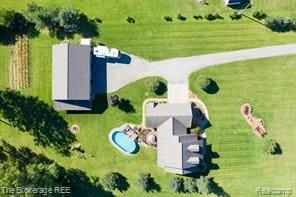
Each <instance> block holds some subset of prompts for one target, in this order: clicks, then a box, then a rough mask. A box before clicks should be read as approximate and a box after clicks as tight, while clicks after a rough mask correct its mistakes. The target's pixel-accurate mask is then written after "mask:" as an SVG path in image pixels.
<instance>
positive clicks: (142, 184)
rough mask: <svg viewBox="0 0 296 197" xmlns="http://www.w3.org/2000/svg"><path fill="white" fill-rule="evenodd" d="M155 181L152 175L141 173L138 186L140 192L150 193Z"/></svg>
mask: <svg viewBox="0 0 296 197" xmlns="http://www.w3.org/2000/svg"><path fill="white" fill-rule="evenodd" d="M152 184H153V181H152V177H151V175H150V173H139V175H138V179H137V186H138V188H139V189H140V190H142V191H145V192H148V191H149V190H150V189H151V187H152Z"/></svg>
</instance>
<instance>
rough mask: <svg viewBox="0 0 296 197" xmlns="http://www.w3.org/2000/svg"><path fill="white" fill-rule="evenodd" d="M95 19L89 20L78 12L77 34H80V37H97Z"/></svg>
mask: <svg viewBox="0 0 296 197" xmlns="http://www.w3.org/2000/svg"><path fill="white" fill-rule="evenodd" d="M96 20H97V21H100V22H99V23H101V22H102V20H101V19H98V18H97V19H96ZM96 20H90V19H89V18H88V17H87V16H86V15H85V14H83V13H81V14H80V21H79V27H80V30H79V32H78V33H79V34H81V36H82V37H97V36H99V35H100V33H99V30H98V27H97V24H96Z"/></svg>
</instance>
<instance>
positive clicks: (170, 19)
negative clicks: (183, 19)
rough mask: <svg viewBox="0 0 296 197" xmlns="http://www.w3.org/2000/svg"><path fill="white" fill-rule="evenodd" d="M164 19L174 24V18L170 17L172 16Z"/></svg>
mask: <svg viewBox="0 0 296 197" xmlns="http://www.w3.org/2000/svg"><path fill="white" fill-rule="evenodd" d="M163 19H164V20H165V21H167V22H172V21H173V18H172V17H170V16H164V17H163Z"/></svg>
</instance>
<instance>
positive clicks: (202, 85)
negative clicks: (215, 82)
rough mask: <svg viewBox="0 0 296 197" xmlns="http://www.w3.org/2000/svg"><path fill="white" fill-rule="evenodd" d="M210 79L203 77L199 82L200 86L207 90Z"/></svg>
mask: <svg viewBox="0 0 296 197" xmlns="http://www.w3.org/2000/svg"><path fill="white" fill-rule="evenodd" d="M211 82H212V79H211V78H208V77H207V78H204V79H202V80H201V82H200V88H201V89H203V90H205V91H207V90H208V89H209V87H210V86H211Z"/></svg>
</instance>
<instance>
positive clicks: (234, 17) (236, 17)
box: [229, 11, 242, 20]
mask: <svg viewBox="0 0 296 197" xmlns="http://www.w3.org/2000/svg"><path fill="white" fill-rule="evenodd" d="M229 17H230V18H231V20H239V19H241V18H242V14H241V13H239V12H237V11H234V12H232V13H231V14H230V15H229Z"/></svg>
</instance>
